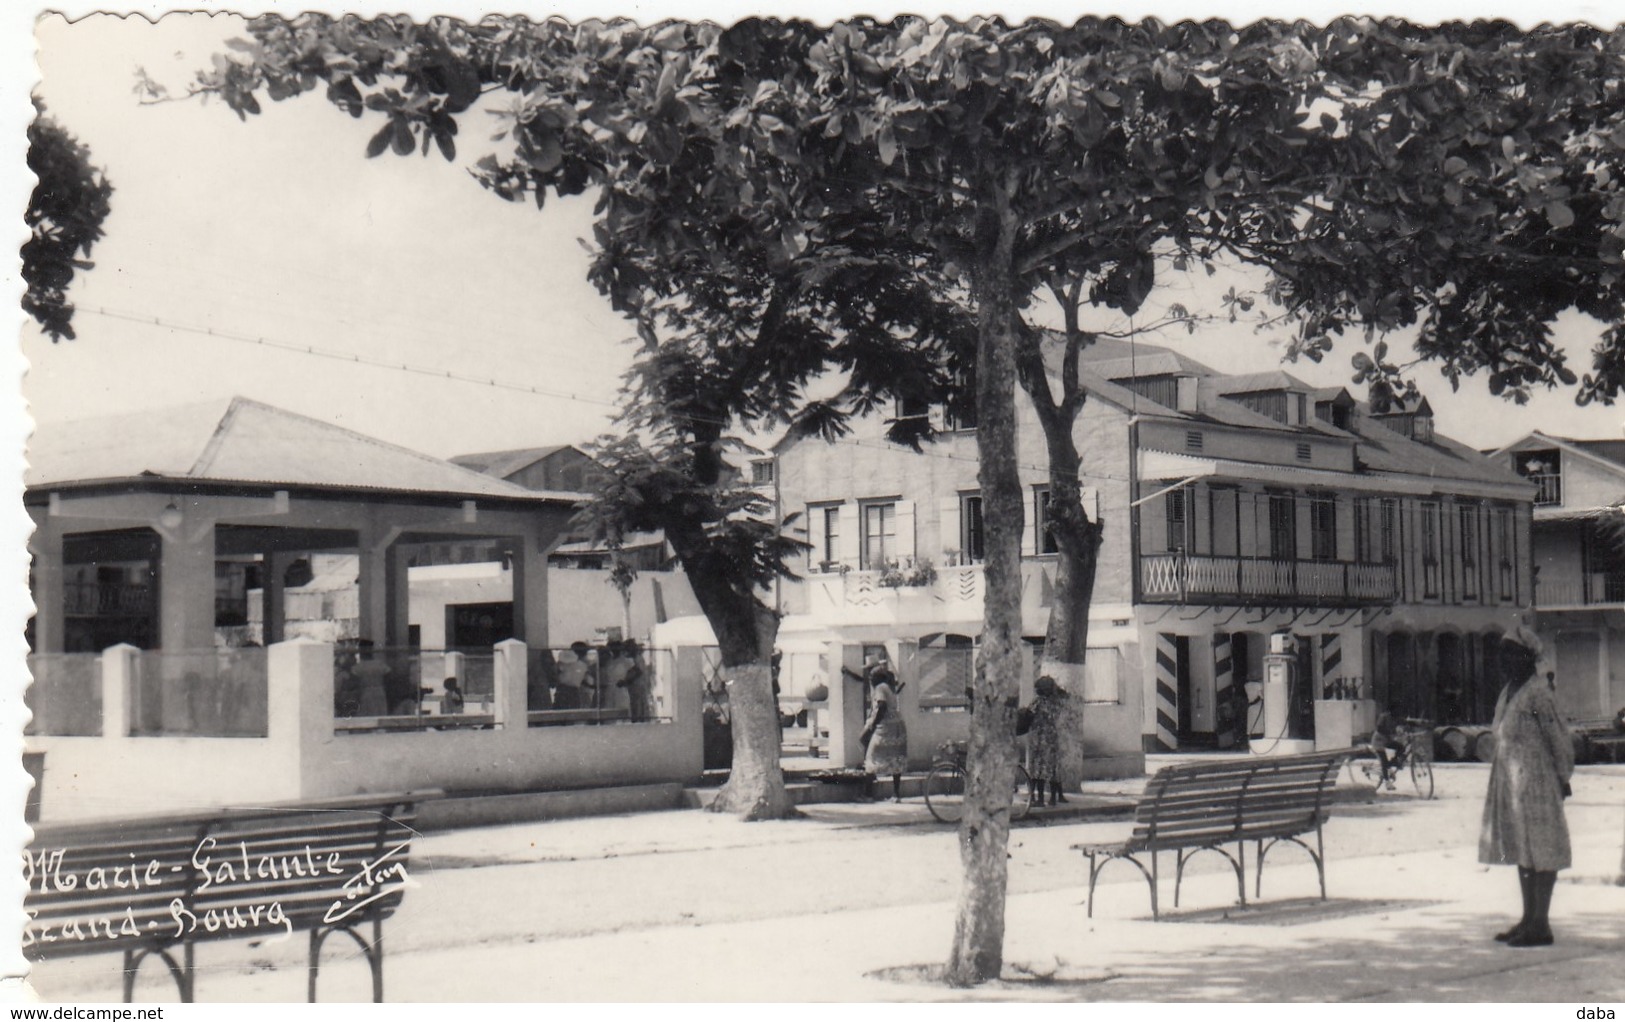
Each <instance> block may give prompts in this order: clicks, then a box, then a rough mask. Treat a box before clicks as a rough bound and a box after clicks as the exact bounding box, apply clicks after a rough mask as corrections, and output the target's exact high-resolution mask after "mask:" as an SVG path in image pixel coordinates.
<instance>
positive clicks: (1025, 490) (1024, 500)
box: [982, 486, 1038, 557]
mask: <svg viewBox="0 0 1625 1022" xmlns="http://www.w3.org/2000/svg"><path fill="white" fill-rule="evenodd" d="M1035 501H1036V498H1035V496H1034V493H1033V488H1032V487H1031V486H1023V487H1022V488H1021V556H1023V557H1033V556H1036V555H1037V553H1038V528H1037V525H1038V510H1037V504H1036V503H1035ZM982 514H983V515H984V516H985V515H986V514H987V508H985V507H984V508H983V509H982Z"/></svg>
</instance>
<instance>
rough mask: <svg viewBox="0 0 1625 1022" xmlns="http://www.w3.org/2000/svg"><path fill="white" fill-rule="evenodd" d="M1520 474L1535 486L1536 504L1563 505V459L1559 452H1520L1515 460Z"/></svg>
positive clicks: (1514, 462) (1515, 465)
mask: <svg viewBox="0 0 1625 1022" xmlns="http://www.w3.org/2000/svg"><path fill="white" fill-rule="evenodd" d="M1513 465H1514V467H1516V468H1517V470H1518V474H1519V475H1521V476H1523V477H1524V478H1525V479H1527V480H1529V481H1530V482H1532V483H1534V484H1535V504H1536V505H1537V506H1538V505H1543V504H1561V503H1563V459H1562V455H1561V453H1559V452H1558V451H1555V450H1553V451H1520V452H1519V453H1518V454H1517V455H1516V456H1515V457H1514V460H1513Z"/></svg>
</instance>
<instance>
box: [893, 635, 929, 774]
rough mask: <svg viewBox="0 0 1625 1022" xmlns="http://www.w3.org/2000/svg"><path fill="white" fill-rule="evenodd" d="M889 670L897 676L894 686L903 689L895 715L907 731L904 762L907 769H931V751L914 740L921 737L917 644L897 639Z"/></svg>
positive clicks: (910, 640) (923, 744) (899, 695)
mask: <svg viewBox="0 0 1625 1022" xmlns="http://www.w3.org/2000/svg"><path fill="white" fill-rule="evenodd" d="M893 654H894V655H893V657H892V669H893V670H895V671H896V672H897V682H898V684H900V685H902V686H903V689H902V691H901V692H898V693H897V711H898V712H899V713H901V714H902V715H903V726H904V727H906V728H908V733H909V735H910V741H909V743H908V761H909V766H910V767H911V768H915V769H920V768H924V767H928V766H930V765H931V753H932V750H930V749H927V748H925V743H924V741H923V740H922V739H921V738H920V737H917V736H919V735H922V734H923V731H922V730H921V729H920V726H919V724H920V686H919V684H918V682H919V680H920V644H919V643H918V642H917V641H915V640H914V639H899V640H897V642H896V644H895V648H894V649H893Z"/></svg>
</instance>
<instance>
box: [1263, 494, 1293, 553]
mask: <svg viewBox="0 0 1625 1022" xmlns="http://www.w3.org/2000/svg"><path fill="white" fill-rule="evenodd" d="M1269 512H1270V557H1272V558H1274V559H1275V560H1278V561H1291V560H1295V559H1296V558H1297V556H1298V523H1297V502H1296V501H1295V500H1293V499H1292V495H1291V494H1290V493H1272V494H1270V495H1269Z"/></svg>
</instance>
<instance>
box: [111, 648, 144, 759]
mask: <svg viewBox="0 0 1625 1022" xmlns="http://www.w3.org/2000/svg"><path fill="white" fill-rule="evenodd" d="M140 652H141V651H140V650H139V649H136V648H135V647H134V646H132V645H130V644H129V643H127V642H121V643H119V644H118V645H117V646H110V647H108V648H107V649H105V650H102V657H101V669H102V737H103V738H128V737H129V736H130V723H131V720H130V718H131V715H132V712H133V710H134V706H133V704H132V693H133V682H134V680H135V672H136V656H137V655H138V654H139V653H140Z"/></svg>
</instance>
